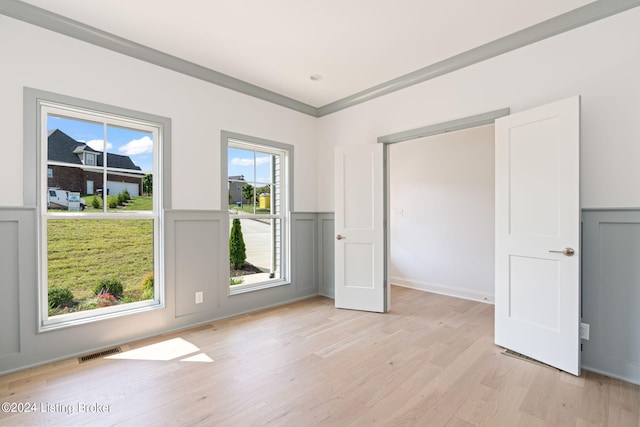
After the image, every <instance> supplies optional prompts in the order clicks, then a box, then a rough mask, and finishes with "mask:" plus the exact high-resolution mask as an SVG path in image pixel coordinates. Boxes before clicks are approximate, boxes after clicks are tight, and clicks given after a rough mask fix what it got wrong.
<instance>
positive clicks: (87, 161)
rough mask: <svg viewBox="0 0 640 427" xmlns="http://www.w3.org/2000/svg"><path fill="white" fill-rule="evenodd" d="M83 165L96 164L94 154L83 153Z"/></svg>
mask: <svg viewBox="0 0 640 427" xmlns="http://www.w3.org/2000/svg"><path fill="white" fill-rule="evenodd" d="M84 156H85V165H89V166H94V165H95V164H96V155H95V154H91V153H85V155H84Z"/></svg>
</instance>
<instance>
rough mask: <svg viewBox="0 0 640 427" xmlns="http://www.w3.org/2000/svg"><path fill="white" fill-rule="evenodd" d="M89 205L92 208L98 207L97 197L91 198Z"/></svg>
mask: <svg viewBox="0 0 640 427" xmlns="http://www.w3.org/2000/svg"><path fill="white" fill-rule="evenodd" d="M91 206H92V207H93V208H94V209H100V201H99V200H98V197H94V198H93V200H92V201H91Z"/></svg>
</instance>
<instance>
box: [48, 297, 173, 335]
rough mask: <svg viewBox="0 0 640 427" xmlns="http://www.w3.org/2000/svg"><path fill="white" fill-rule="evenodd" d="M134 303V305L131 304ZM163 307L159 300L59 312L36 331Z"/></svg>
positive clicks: (61, 327) (53, 329)
mask: <svg viewBox="0 0 640 427" xmlns="http://www.w3.org/2000/svg"><path fill="white" fill-rule="evenodd" d="M134 304H135V306H133V305H134ZM160 308H164V304H162V303H160V302H159V301H151V302H146V303H145V302H140V303H129V304H127V305H126V306H111V307H105V308H96V309H93V310H87V311H84V312H78V313H69V314H60V315H57V316H53V317H51V318H49V319H47V320H44V321H42V322H41V323H40V327H39V328H38V332H40V333H42V332H49V331H56V330H60V329H64V328H68V327H70V326H77V325H84V324H87V323H93V322H98V321H102V320H106V319H113V318H116V317H122V316H128V315H131V314H136V313H143V312H146V311H150V310H157V309H160Z"/></svg>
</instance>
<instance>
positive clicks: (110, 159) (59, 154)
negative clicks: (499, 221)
mask: <svg viewBox="0 0 640 427" xmlns="http://www.w3.org/2000/svg"><path fill="white" fill-rule="evenodd" d="M48 142H49V143H48V144H47V152H48V159H49V160H51V161H55V162H63V163H71V164H74V165H81V164H82V162H81V161H80V157H79V156H78V154H76V153H79V152H82V151H89V152H93V153H99V151H96V150H94V149H93V148H91V147H89V146H88V145H87V144H84V143H82V142H78V141H76V140H75V139H73V138H71V137H70V136H69V135H67V134H66V133H64V132H62V131H61V130H60V129H54V130H51V131H49V136H48ZM103 158H104V155H103V154H102V153H100V154H98V162H97V163H98V166H102V165H103ZM107 166H108V167H112V168H119V169H130V170H134V171H141V169H140V166H136V165H135V163H133V161H132V160H131V158H130V157H129V156H122V155H120V154H113V153H107Z"/></svg>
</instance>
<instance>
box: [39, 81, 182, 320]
mask: <svg viewBox="0 0 640 427" xmlns="http://www.w3.org/2000/svg"><path fill="white" fill-rule="evenodd" d="M50 95H52V94H50ZM59 97H61V98H66V97H63V96H59ZM53 98H56V96H53ZM69 99H72V98H69ZM79 101H80V100H79ZM81 102H82V103H87V104H91V105H94V104H93V103H91V102H89V101H81ZM95 105H100V106H101V107H103V108H100V109H92V108H87V107H85V106H76V105H71V104H67V103H64V102H58V101H51V100H44V99H37V100H36V106H37V115H36V122H37V128H38V129H39V132H38V149H37V152H38V153H39V156H38V165H39V166H38V176H39V182H38V185H37V188H38V189H39V190H38V198H39V200H38V206H39V207H40V208H39V233H38V234H39V263H38V265H39V272H38V276H39V284H40V290H39V301H38V304H39V322H38V327H39V331H40V332H45V331H49V330H55V329H59V328H63V327H68V326H72V325H78V324H83V323H88V322H94V321H99V320H103V319H108V318H113V317H118V316H122V315H128V314H133V313H138V312H141V311H147V310H152V309H157V308H162V307H164V275H163V272H164V255H163V252H164V251H163V246H164V245H163V239H164V236H163V228H164V227H163V226H162V222H163V206H164V204H163V195H164V191H163V177H165V178H166V177H167V176H168V173H167V174H165V171H164V170H163V168H161V165H163V149H164V147H163V144H164V143H165V142H167V143H168V139H169V138H168V136H167V135H166V134H165V133H166V132H167V131H170V121H169V119H164V118H161V121H154V120H147V119H146V118H136V117H132V116H129V115H128V114H116V113H111V112H109V111H110V110H111V109H113V110H121V111H124V112H125V113H128V112H129V110H123V109H118V108H117V107H110V106H104V105H102V104H95ZM132 113H134V114H136V113H135V112H132ZM137 114H140V115H143V116H145V114H144V113H137ZM49 115H53V116H59V117H60V116H62V117H67V118H70V119H78V120H84V121H90V122H99V123H102V124H103V127H104V129H105V133H106V128H107V126H109V125H112V126H119V127H127V128H133V129H136V130H141V131H145V132H149V133H151V134H153V141H154V162H153V172H152V173H153V177H154V178H153V181H154V182H153V187H154V188H153V194H154V197H153V210H151V211H131V212H119V213H117V214H116V213H107V206H106V205H107V204H106V203H104V204H103V212H102V213H84V212H64V213H60V212H48V211H47V194H48V185H47V179H48V178H47V177H48V172H47V169H48V159H47V157H48V154H47V143H48V132H47V125H46V124H47V118H48V116H49ZM150 117H156V116H150ZM165 128H166V129H165ZM104 140H105V141H106V140H107V139H106V137H105V138H104ZM94 159H95V155H94ZM96 167H97V166H96ZM113 170H115V171H117V170H118V169H113ZM102 171H103V174H104V175H103V180H104V182H105V183H106V182H107V176H108V174H109V173H111V172H112V169H111V168H109V169H108V165H105V166H103V168H102ZM88 219H93V220H95V219H105V220H127V219H149V220H153V224H154V227H153V234H154V236H153V251H154V254H153V258H154V260H153V265H154V267H153V268H154V297H153V299H151V300H146V301H138V302H132V303H126V304H119V305H114V306H110V307H103V308H96V309H93V310H86V311H80V312H74V313H68V314H62V315H57V316H52V317H51V318H50V317H49V315H48V277H47V276H48V267H47V261H48V254H47V234H46V230H47V222H48V221H49V220H88Z"/></svg>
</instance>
